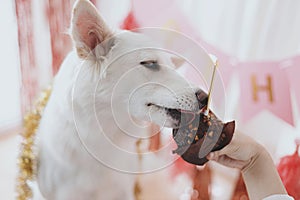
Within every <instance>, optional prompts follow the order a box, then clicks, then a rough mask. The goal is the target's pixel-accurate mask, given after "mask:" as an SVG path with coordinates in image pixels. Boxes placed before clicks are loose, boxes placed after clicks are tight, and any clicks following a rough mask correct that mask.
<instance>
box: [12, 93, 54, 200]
mask: <svg viewBox="0 0 300 200" xmlns="http://www.w3.org/2000/svg"><path fill="white" fill-rule="evenodd" d="M50 94H51V88H48V89H46V90H45V91H43V92H42V94H41V95H40V97H39V99H38V101H37V102H36V105H35V108H34V109H33V110H32V111H31V112H30V113H28V114H27V115H26V116H25V117H24V122H23V123H24V125H23V126H24V130H23V132H22V133H21V136H22V143H21V147H20V154H19V157H18V167H19V173H18V176H17V185H16V192H17V200H28V199H31V198H32V195H33V194H32V191H31V188H30V187H29V185H28V181H32V180H33V179H34V177H35V172H36V152H35V149H34V144H35V135H36V131H37V129H38V127H39V123H40V119H41V116H42V113H43V110H44V108H45V106H46V104H47V102H48V99H49V96H50Z"/></svg>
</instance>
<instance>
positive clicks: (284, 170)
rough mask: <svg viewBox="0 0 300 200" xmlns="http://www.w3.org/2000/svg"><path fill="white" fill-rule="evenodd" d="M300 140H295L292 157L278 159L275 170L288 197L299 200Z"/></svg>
mask: <svg viewBox="0 0 300 200" xmlns="http://www.w3.org/2000/svg"><path fill="white" fill-rule="evenodd" d="M299 146H300V139H298V140H296V150H295V152H294V153H293V154H292V155H287V156H284V157H283V158H281V159H280V162H279V164H278V166H277V170H278V172H279V175H280V177H281V180H282V182H283V184H284V186H285V188H286V190H287V192H288V194H289V195H291V196H292V197H294V199H295V200H300V180H299V178H300V156H299Z"/></svg>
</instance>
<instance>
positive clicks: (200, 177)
mask: <svg viewBox="0 0 300 200" xmlns="http://www.w3.org/2000/svg"><path fill="white" fill-rule="evenodd" d="M194 173H195V174H194V179H193V182H194V186H193V189H194V192H193V194H192V197H191V200H208V199H211V198H210V196H211V182H212V177H211V176H212V175H211V174H212V172H211V169H210V167H209V165H205V166H204V167H203V168H202V169H198V168H196V169H195V172H194Z"/></svg>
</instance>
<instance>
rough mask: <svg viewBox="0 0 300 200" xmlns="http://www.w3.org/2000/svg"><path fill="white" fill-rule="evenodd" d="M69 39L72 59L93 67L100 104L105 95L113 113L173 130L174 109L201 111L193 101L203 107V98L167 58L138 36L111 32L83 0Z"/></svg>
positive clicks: (175, 122)
mask: <svg viewBox="0 0 300 200" xmlns="http://www.w3.org/2000/svg"><path fill="white" fill-rule="evenodd" d="M71 35H72V38H73V41H74V46H75V48H76V51H77V56H78V57H79V58H80V59H85V60H87V61H88V62H90V63H94V65H93V66H92V68H95V69H94V70H91V71H94V72H95V71H96V72H97V73H99V80H100V81H99V82H98V90H97V96H99V99H101V98H102V102H101V104H102V105H103V99H104V98H103V95H105V96H106V101H107V102H106V103H109V104H110V105H111V106H112V107H114V108H113V109H115V110H117V112H118V113H115V114H119V113H121V111H120V110H123V111H124V112H125V111H126V112H127V113H130V116H131V117H134V118H135V119H140V120H145V121H153V122H155V123H157V124H159V125H164V126H167V127H176V126H178V124H179V120H180V112H178V110H186V111H196V110H198V109H199V106H200V107H202V106H201V105H199V103H206V102H205V101H206V100H207V95H206V94H205V93H204V92H203V91H201V90H200V89H199V88H197V87H194V86H192V85H190V84H189V82H187V81H186V80H185V79H184V78H183V77H182V76H180V75H179V74H178V73H177V71H176V67H178V66H177V64H176V63H175V64H174V62H172V60H173V58H172V56H170V55H169V54H168V53H166V52H164V51H163V50H160V49H158V48H157V47H158V45H157V44H156V43H155V42H154V41H152V40H151V39H150V37H148V36H146V35H144V34H141V33H135V32H130V31H121V32H120V33H117V34H113V32H112V31H111V30H110V29H109V28H108V26H107V24H105V22H104V20H103V19H102V18H101V16H100V15H99V13H98V11H97V10H96V8H95V7H94V6H93V5H92V4H91V3H90V2H89V1H87V0H79V1H77V3H76V4H75V7H74V10H73V16H72V24H71ZM173 61H174V60H173ZM88 67H91V66H88ZM197 95H202V96H203V98H202V99H203V101H201V102H199V101H198V100H197V98H196V96H197ZM101 96H102V97H101ZM108 106H109V105H108Z"/></svg>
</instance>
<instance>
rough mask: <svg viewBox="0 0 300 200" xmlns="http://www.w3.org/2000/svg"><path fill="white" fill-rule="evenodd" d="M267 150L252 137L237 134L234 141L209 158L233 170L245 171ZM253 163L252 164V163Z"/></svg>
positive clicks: (211, 154) (212, 153)
mask: <svg viewBox="0 0 300 200" xmlns="http://www.w3.org/2000/svg"><path fill="white" fill-rule="evenodd" d="M265 151H266V150H265V149H264V147H263V146H261V145H260V144H259V143H257V142H256V141H255V140H253V139H252V138H251V137H249V136H247V135H244V134H242V133H239V132H237V133H235V134H234V136H233V139H232V141H231V142H230V144H228V145H227V146H226V147H224V148H223V149H221V150H220V151H215V152H211V153H210V154H209V155H208V156H207V158H208V159H209V160H214V161H216V162H218V163H220V164H222V165H225V166H227V167H231V168H238V169H240V170H244V169H246V168H247V167H249V166H250V164H251V163H252V162H253V161H254V160H255V158H257V157H258V156H259V154H262V153H264V152H265ZM251 161H252V162H251Z"/></svg>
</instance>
